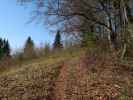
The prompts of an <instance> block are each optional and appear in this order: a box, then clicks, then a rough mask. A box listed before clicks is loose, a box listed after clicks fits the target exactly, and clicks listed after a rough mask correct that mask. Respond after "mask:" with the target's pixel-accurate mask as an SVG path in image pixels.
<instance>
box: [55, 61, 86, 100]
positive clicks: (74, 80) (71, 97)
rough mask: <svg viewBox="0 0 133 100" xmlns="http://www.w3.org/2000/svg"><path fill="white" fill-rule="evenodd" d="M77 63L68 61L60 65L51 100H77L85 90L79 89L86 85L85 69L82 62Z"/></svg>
mask: <svg viewBox="0 0 133 100" xmlns="http://www.w3.org/2000/svg"><path fill="white" fill-rule="evenodd" d="M78 61H79V60H78ZM78 61H77V60H75V61H69V62H68V63H65V64H63V65H62V68H61V70H60V74H59V77H58V79H57V81H56V82H55V88H54V96H53V100H79V99H77V95H78V94H81V93H82V92H83V90H85V88H84V89H81V88H79V87H80V86H81V84H82V85H85V84H86V82H85V81H86V80H87V79H86V75H87V69H86V68H85V67H84V64H85V63H84V62H83V61H82V60H80V61H79V62H78ZM81 87H82V86H81Z"/></svg>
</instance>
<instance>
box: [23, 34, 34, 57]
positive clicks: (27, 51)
mask: <svg viewBox="0 0 133 100" xmlns="http://www.w3.org/2000/svg"><path fill="white" fill-rule="evenodd" d="M34 56H35V46H34V42H33V40H32V39H31V37H30V36H29V37H28V39H27V40H26V43H25V47H24V57H26V58H32V57H34Z"/></svg>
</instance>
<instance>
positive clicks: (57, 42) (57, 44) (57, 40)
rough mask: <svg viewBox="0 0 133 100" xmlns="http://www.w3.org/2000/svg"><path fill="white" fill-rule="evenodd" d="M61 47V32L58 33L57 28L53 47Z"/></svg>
mask: <svg viewBox="0 0 133 100" xmlns="http://www.w3.org/2000/svg"><path fill="white" fill-rule="evenodd" d="M62 47H63V44H62V43H61V34H60V31H59V30H58V31H57V33H56V36H55V41H54V44H53V48H54V49H59V48H62Z"/></svg>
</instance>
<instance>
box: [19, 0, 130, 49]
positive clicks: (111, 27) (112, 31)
mask: <svg viewBox="0 0 133 100" xmlns="http://www.w3.org/2000/svg"><path fill="white" fill-rule="evenodd" d="M19 1H20V2H21V3H29V2H34V4H36V8H35V11H34V12H35V16H34V17H38V16H42V17H41V18H43V19H44V21H45V23H47V24H48V25H56V27H58V28H60V30H62V31H63V32H66V33H74V34H79V33H83V32H84V31H87V32H88V31H90V30H91V31H94V32H95V31H97V26H98V27H100V28H101V31H104V30H105V31H106V33H107V38H108V40H109V41H110V43H111V45H113V47H114V48H115V49H117V48H118V40H120V39H121V38H120V37H121V35H122V33H124V32H122V31H123V26H124V27H126V26H127V22H128V18H127V12H126V11H127V10H126V4H128V2H129V1H130V0H19ZM54 28H55V27H54ZM99 33H100V34H103V33H104V32H99ZM103 35H105V34H103Z"/></svg>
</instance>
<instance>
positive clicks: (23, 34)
mask: <svg viewBox="0 0 133 100" xmlns="http://www.w3.org/2000/svg"><path fill="white" fill-rule="evenodd" d="M16 1H17V0H1V3H0V37H2V38H6V39H8V40H9V42H10V45H11V48H12V49H13V50H15V49H18V48H22V47H23V45H24V43H25V40H26V39H27V37H28V36H31V37H32V39H33V40H34V42H35V44H36V45H37V46H39V45H40V43H45V42H50V43H51V42H52V40H53V34H49V31H48V30H47V28H45V27H44V26H43V25H42V24H37V23H34V22H33V23H30V24H27V22H28V21H29V20H30V12H31V11H32V9H30V8H27V7H24V6H20V5H19V4H17V2H16Z"/></svg>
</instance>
